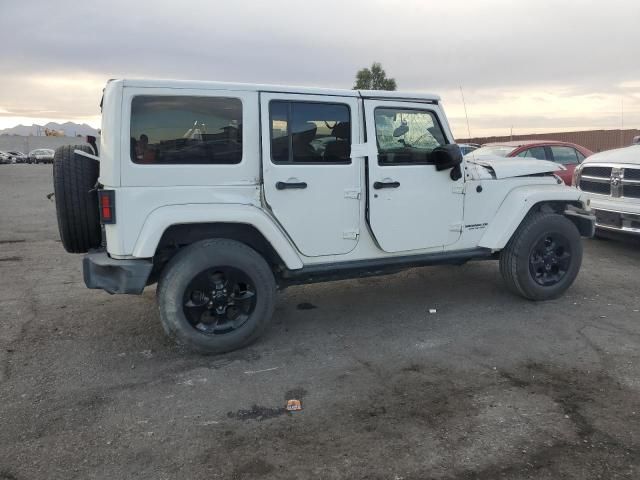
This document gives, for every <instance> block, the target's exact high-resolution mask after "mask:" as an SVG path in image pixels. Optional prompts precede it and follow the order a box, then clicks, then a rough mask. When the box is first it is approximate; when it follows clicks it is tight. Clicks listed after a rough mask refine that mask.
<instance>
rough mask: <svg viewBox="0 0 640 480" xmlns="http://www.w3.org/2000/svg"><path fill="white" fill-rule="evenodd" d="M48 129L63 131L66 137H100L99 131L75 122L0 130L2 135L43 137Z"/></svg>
mask: <svg viewBox="0 0 640 480" xmlns="http://www.w3.org/2000/svg"><path fill="white" fill-rule="evenodd" d="M45 128H48V129H49V130H62V131H63V132H64V133H65V135H66V136H68V137H75V136H77V135H81V136H83V137H84V136H86V135H94V136H97V135H98V130H96V129H95V128H93V127H92V126H90V125H87V124H86V123H83V124H78V123H73V122H65V123H56V122H49V123H47V124H46V125H37V124H33V125H18V126H16V127H13V128H5V129H4V130H0V135H22V136H25V137H27V136H29V135H42V136H44V129H45Z"/></svg>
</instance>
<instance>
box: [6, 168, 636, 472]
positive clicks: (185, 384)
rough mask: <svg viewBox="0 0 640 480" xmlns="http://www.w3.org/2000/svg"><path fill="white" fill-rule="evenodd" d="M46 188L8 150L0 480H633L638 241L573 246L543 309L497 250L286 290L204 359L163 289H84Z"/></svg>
mask: <svg viewBox="0 0 640 480" xmlns="http://www.w3.org/2000/svg"><path fill="white" fill-rule="evenodd" d="M52 190H53V188H52V185H51V166H50V165H38V166H32V165H4V166H0V205H1V208H0V480H23V479H76V478H77V479H116V478H144V479H146V478H149V479H173V478H181V479H212V478H221V479H313V478H317V479H343V478H349V479H351V478H353V479H360V478H363V479H364V478H367V479H389V480H401V479H404V480H409V479H487V480H489V479H559V478H563V479H564V478H570V479H618V478H619V479H636V478H640V395H639V393H640V362H639V357H640V354H639V352H640V349H639V347H640V288H639V287H640V278H639V275H638V272H639V271H640V248H639V247H640V243H639V242H637V241H630V240H625V241H622V240H600V239H596V240H587V241H585V258H584V263H583V268H582V271H581V273H580V275H579V277H578V280H577V281H576V283H575V284H574V286H573V287H572V288H571V289H570V291H569V292H568V293H567V294H566V295H565V296H564V297H563V298H561V299H558V300H555V301H551V302H546V303H531V302H527V301H524V300H522V299H520V298H518V297H514V296H512V295H511V294H509V293H508V292H507V291H506V289H505V288H504V286H503V284H502V280H501V278H500V276H499V272H498V266H497V264H496V263H494V262H478V263H469V264H467V265H465V266H462V267H431V268H422V269H414V270H410V271H407V272H404V273H401V274H397V275H392V276H387V277H380V278H372V279H365V280H355V281H343V282H334V283H327V284H320V285H311V286H303V287H295V288H291V289H288V290H287V291H285V292H284V293H282V294H281V295H280V297H279V301H278V304H277V309H276V313H275V317H274V321H273V325H272V327H271V329H270V330H269V331H268V333H267V334H266V335H265V336H264V337H263V338H262V339H261V340H260V341H258V343H256V344H254V345H253V346H251V347H249V348H246V349H244V350H240V351H237V352H234V353H231V354H227V355H220V356H213V357H206V356H199V355H194V354H191V353H187V352H184V351H181V350H179V349H178V348H176V347H175V346H174V345H173V344H172V343H170V342H169V341H168V340H167V339H166V338H165V336H164V335H163V331H162V328H161V326H160V323H159V320H158V313H157V310H156V306H155V287H149V288H147V289H146V290H145V292H144V294H143V295H142V296H110V295H108V294H106V293H104V292H100V291H95V290H88V289H86V288H85V287H84V284H83V282H82V275H81V256H77V255H70V254H67V253H65V252H64V250H63V248H62V246H61V244H60V243H59V240H58V233H57V226H56V217H55V208H54V204H53V203H52V202H51V201H50V200H48V199H47V197H46V195H47V194H48V193H50V192H51V191H52ZM429 309H436V313H429ZM291 398H296V399H298V400H301V402H302V406H303V410H302V411H299V412H293V413H291V412H287V411H286V409H285V408H284V407H285V404H286V401H287V400H288V399H291Z"/></svg>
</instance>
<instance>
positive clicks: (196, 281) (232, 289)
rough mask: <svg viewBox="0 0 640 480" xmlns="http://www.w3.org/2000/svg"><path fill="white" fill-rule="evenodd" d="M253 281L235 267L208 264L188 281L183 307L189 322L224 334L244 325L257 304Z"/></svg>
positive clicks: (213, 333) (204, 329) (217, 333)
mask: <svg viewBox="0 0 640 480" xmlns="http://www.w3.org/2000/svg"><path fill="white" fill-rule="evenodd" d="M257 300H258V296H257V291H256V288H255V286H254V282H253V281H252V280H251V278H250V277H249V276H248V275H247V274H246V273H245V272H243V271H241V270H239V269H237V268H234V267H214V268H209V269H207V270H205V271H203V272H201V273H199V274H198V275H196V276H195V277H194V278H193V280H191V282H190V283H189V285H188V286H187V288H186V289H185V292H184V299H183V311H184V314H185V316H186V318H187V320H188V322H189V324H190V325H191V326H192V327H193V328H194V329H196V330H197V331H198V332H201V333H204V334H206V335H224V334H228V333H230V332H232V331H234V330H237V329H238V328H240V327H242V326H243V325H244V324H245V323H246V322H247V320H248V319H249V317H250V316H251V314H252V313H253V312H254V310H255V308H256V303H257Z"/></svg>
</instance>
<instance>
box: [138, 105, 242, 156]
mask: <svg viewBox="0 0 640 480" xmlns="http://www.w3.org/2000/svg"><path fill="white" fill-rule="evenodd" d="M130 141H131V160H132V161H133V162H134V163H138V164H149V165H157V164H169V165H176V164H178V165H179V164H210V165H216V164H235V163H240V161H241V160H242V102H241V100H240V99H238V98H231V97H190V96H153V95H141V96H136V97H134V98H133V100H132V103H131V140H130Z"/></svg>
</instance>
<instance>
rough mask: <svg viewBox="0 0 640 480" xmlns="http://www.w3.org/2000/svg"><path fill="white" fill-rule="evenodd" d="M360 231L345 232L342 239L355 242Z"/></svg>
mask: <svg viewBox="0 0 640 480" xmlns="http://www.w3.org/2000/svg"><path fill="white" fill-rule="evenodd" d="M358 235H360V230H345V231H344V232H342V238H344V239H345V240H357V239H358Z"/></svg>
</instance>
